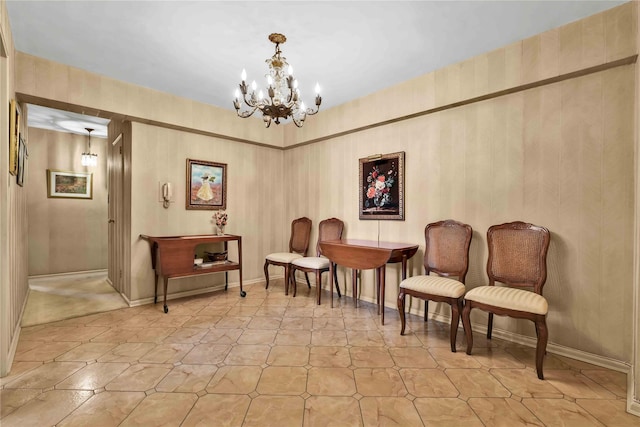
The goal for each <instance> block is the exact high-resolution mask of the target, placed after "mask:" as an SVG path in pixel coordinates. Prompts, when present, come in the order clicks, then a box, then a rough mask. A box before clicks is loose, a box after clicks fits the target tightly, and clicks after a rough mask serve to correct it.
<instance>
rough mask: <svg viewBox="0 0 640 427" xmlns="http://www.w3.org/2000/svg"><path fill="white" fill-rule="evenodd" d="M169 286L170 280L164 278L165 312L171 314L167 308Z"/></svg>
mask: <svg viewBox="0 0 640 427" xmlns="http://www.w3.org/2000/svg"><path fill="white" fill-rule="evenodd" d="M168 284H169V278H168V277H167V276H164V307H163V308H164V312H165V313H168V312H169V307H168V306H167V285H168Z"/></svg>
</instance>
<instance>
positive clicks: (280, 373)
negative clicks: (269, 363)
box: [256, 366, 307, 396]
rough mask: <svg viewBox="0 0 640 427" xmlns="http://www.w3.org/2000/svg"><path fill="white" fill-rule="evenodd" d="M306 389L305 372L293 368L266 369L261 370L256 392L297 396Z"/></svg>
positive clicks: (301, 369)
mask: <svg viewBox="0 0 640 427" xmlns="http://www.w3.org/2000/svg"><path fill="white" fill-rule="evenodd" d="M306 388H307V370H306V369H305V368H301V367H298V368H295V367H277V366H273V367H268V368H265V369H263V370H262V376H261V377H260V381H259V382H258V387H257V388H256V391H257V392H258V393H260V394H269V395H290V396H298V395H301V394H302V393H304V391H305V390H306Z"/></svg>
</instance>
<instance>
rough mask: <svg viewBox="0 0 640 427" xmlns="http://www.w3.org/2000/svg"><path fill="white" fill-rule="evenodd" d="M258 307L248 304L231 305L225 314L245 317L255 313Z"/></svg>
mask: <svg viewBox="0 0 640 427" xmlns="http://www.w3.org/2000/svg"><path fill="white" fill-rule="evenodd" d="M259 308H260V307H258V306H250V305H236V306H234V307H231V308H230V309H229V311H227V312H226V313H225V316H234V317H245V316H253V315H255V314H256V312H257V311H258V309H259Z"/></svg>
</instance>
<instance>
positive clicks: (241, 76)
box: [240, 68, 247, 81]
mask: <svg viewBox="0 0 640 427" xmlns="http://www.w3.org/2000/svg"><path fill="white" fill-rule="evenodd" d="M240 78H241V79H242V81H245V80H247V70H245V69H244V68H243V69H242V73H241V74H240Z"/></svg>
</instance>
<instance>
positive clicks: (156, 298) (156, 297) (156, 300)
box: [153, 273, 159, 304]
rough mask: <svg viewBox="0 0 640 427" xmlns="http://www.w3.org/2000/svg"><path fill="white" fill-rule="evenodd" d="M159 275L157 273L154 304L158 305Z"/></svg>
mask: <svg viewBox="0 0 640 427" xmlns="http://www.w3.org/2000/svg"><path fill="white" fill-rule="evenodd" d="M158 278H159V277H158V273H156V289H155V291H154V293H153V303H154V304H155V303H157V302H158Z"/></svg>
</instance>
